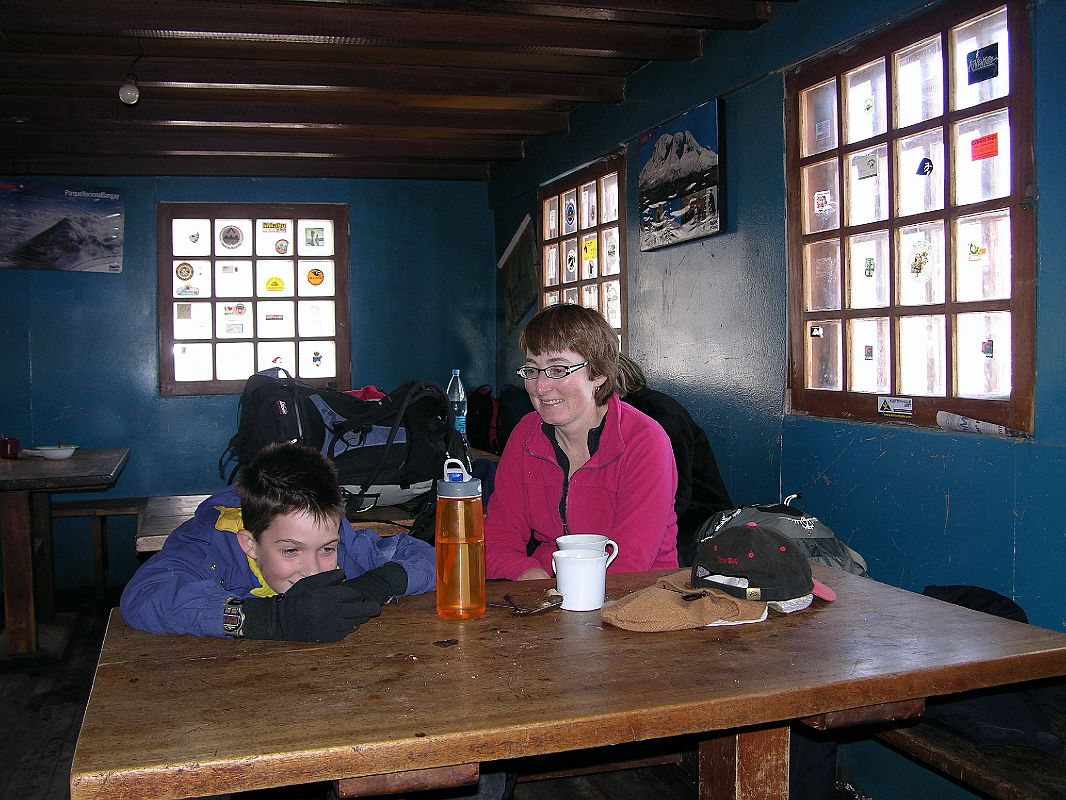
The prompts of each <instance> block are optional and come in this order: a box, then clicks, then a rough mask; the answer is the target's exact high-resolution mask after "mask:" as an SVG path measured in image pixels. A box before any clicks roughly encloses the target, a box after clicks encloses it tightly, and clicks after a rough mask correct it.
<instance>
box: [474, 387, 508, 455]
mask: <svg viewBox="0 0 1066 800" xmlns="http://www.w3.org/2000/svg"><path fill="white" fill-rule="evenodd" d="M466 405H467V409H466V438H467V439H468V440H469V441H470V446H471V447H476V448H477V449H478V450H484V451H485V452H486V453H495V454H496V455H499V454H500V453H501V452H502V448H501V447H500V435H499V425H500V401H499V400H497V399H496V398H495V397H493V396H492V387H491V386H489V385H488V384H485V385H484V386H479V387H477V388H476V389H474V391H472V392H470V393H469V394H468V395H467V396H466Z"/></svg>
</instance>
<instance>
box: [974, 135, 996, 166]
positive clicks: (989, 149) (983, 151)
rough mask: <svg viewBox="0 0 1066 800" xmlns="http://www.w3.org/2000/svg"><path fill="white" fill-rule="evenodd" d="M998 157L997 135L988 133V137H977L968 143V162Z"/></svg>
mask: <svg viewBox="0 0 1066 800" xmlns="http://www.w3.org/2000/svg"><path fill="white" fill-rule="evenodd" d="M998 155H999V134H998V133H990V134H988V136H978V137H977V138H976V139H974V140H973V141H972V142H970V160H971V161H980V160H981V159H982V158H992V157H993V156H998Z"/></svg>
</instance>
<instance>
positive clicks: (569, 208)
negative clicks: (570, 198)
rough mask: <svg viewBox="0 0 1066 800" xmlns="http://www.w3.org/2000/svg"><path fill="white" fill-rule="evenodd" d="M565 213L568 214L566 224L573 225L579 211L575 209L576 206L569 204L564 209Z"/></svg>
mask: <svg viewBox="0 0 1066 800" xmlns="http://www.w3.org/2000/svg"><path fill="white" fill-rule="evenodd" d="M564 213H565V214H566V224H567V225H573V224H574V218H575V217H576V216H577V211H576V210H575V208H574V204H573V203H567V204H566V208H565V209H564Z"/></svg>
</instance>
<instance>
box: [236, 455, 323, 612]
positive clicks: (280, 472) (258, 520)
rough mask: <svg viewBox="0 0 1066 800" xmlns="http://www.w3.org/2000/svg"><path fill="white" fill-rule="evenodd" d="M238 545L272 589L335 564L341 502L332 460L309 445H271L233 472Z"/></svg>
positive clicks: (278, 590) (283, 586) (279, 590)
mask: <svg viewBox="0 0 1066 800" xmlns="http://www.w3.org/2000/svg"><path fill="white" fill-rule="evenodd" d="M237 494H238V496H239V497H240V499H241V519H242V521H243V527H242V529H241V531H240V532H239V533H238V534H237V538H238V541H239V543H240V546H241V549H242V550H243V551H244V552H245V553H246V554H247V555H248V556H249V557H250V558H252V559H254V560H255V561H256V563H257V564H258V565H259V569H260V571H261V572H262V573H263V577H264V578H265V579H266V582H267V583H268V584H269V585H270V588H271V589H273V590H274V591H276V592H284V591H286V590H287V589H288V588H289V587H290V586H292V585H293V584H294V583H296V582H297V581H298V580H300V579H301V578H306V577H308V576H309V575H317V574H318V573H320V572H325V571H326V570H330V569H335V568H336V566H337V542H338V526H339V525H340V520H341V517H342V516H343V515H344V500H343V498H342V497H341V490H340V486H339V485H338V483H337V471H336V469H335V468H334V466H333V463H332V462H331V461H330V460H329V459H327V458H326V457H325V456H323V455H322V454H321V453H319V452H318V451H317V450H314V449H312V448H310V447H304V446H303V445H298V444H272V445H268V446H267V447H264V448H263V449H262V450H260V451H259V453H258V454H257V455H256V457H255V458H254V459H252V462H251V463H250V464H248V465H247V466H245V467H243V468H242V469H241V470H240V472H239V473H238V474H237Z"/></svg>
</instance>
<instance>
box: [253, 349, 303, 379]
mask: <svg viewBox="0 0 1066 800" xmlns="http://www.w3.org/2000/svg"><path fill="white" fill-rule="evenodd" d="M255 350H256V358H257V364H258V366H257V367H256V369H260V370H263V369H270V368H271V367H281V368H282V369H283V370H285V371H286V372H288V373H289V374H290V375H295V374H296V342H292V341H289V342H258V343H256V348H255Z"/></svg>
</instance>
